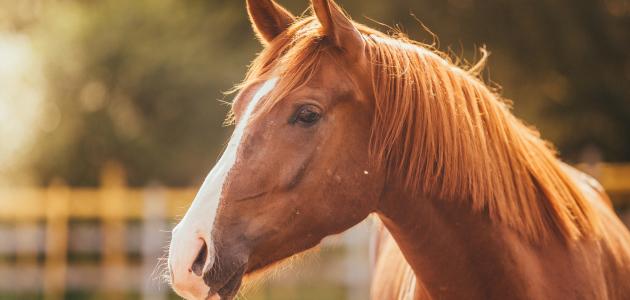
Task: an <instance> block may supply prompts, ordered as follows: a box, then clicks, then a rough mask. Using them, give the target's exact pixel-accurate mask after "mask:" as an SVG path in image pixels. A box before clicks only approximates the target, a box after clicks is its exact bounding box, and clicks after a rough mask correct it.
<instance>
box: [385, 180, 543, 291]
mask: <svg viewBox="0 0 630 300" xmlns="http://www.w3.org/2000/svg"><path fill="white" fill-rule="evenodd" d="M380 216H381V219H383V222H384V224H385V225H386V226H387V228H388V229H389V231H390V232H391V233H392V235H393V236H394V238H395V240H396V242H397V243H398V245H399V246H400V249H401V250H402V252H403V254H404V256H405V259H406V260H407V262H408V263H409V264H410V265H411V267H412V268H413V270H414V272H415V273H416V276H417V277H418V278H419V280H421V281H422V284H423V285H424V286H426V288H427V291H428V292H429V294H431V295H432V296H434V298H440V299H484V298H487V297H488V296H491V297H492V298H510V295H508V294H506V295H501V294H496V293H502V292H505V293H515V294H519V295H526V294H527V291H524V290H522V291H519V289H524V285H523V279H524V278H523V277H525V275H524V274H525V273H521V272H528V270H527V269H528V268H531V266H533V265H536V263H534V262H533V261H531V259H535V257H533V256H532V253H533V252H536V250H535V249H526V248H527V247H529V246H527V243H524V242H523V241H521V240H520V238H519V237H518V236H517V235H516V234H515V233H514V232H513V231H511V230H509V229H506V228H505V227H502V226H501V225H497V224H492V223H491V222H490V221H489V220H488V218H485V217H483V216H481V215H480V214H474V213H473V212H472V211H471V209H470V208H467V207H463V206H462V205H457V204H455V203H453V202H449V201H437V200H435V201H432V200H428V199H412V198H406V197H405V196H403V195H401V193H395V192H390V193H389V195H387V196H386V197H385V199H384V200H383V203H382V205H381V207H380ZM530 250H533V251H530ZM528 266H529V267H528ZM529 271H531V270H529ZM497 278H501V282H497ZM487 284H492V285H494V287H499V288H498V289H492V290H493V291H489V289H488V286H486V285H487ZM497 285H498V286H497ZM494 291H496V292H494ZM512 295H514V294H512ZM503 296H505V297H503Z"/></svg>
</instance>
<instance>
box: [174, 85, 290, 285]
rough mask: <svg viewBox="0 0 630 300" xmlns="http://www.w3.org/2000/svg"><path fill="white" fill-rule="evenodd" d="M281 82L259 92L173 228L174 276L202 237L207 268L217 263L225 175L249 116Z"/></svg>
mask: <svg viewBox="0 0 630 300" xmlns="http://www.w3.org/2000/svg"><path fill="white" fill-rule="evenodd" d="M277 81H278V78H272V79H270V80H268V81H266V82H265V83H264V84H263V85H262V87H261V88H260V89H259V90H258V91H257V92H256V94H255V95H254V97H253V98H252V100H251V101H250V102H249V104H248V105H247V108H246V110H245V112H244V113H243V116H242V117H241V120H240V121H239V122H238V124H237V125H236V128H235V129H234V132H233V133H232V137H231V138H230V141H229V142H228V145H227V148H226V149H225V151H224V152H223V155H222V156H221V158H220V159H219V161H218V162H217V163H216V165H215V166H214V168H212V170H211V171H210V173H209V174H208V176H207V177H206V179H205V180H204V182H203V185H202V186H201V188H200V189H199V191H198V192H197V195H196V196H195V199H194V200H193V202H192V204H191V205H190V208H188V211H187V212H186V215H184V218H183V219H182V220H181V221H180V222H179V224H177V226H175V228H174V229H173V236H172V240H171V246H170V249H169V264H170V265H171V266H172V268H173V271H174V276H177V275H178V274H177V273H178V272H177V270H178V269H179V270H182V269H183V270H187V269H188V268H190V267H191V265H192V262H193V260H194V259H195V257H196V256H197V252H198V251H199V249H200V248H199V246H200V245H201V244H200V242H199V241H200V239H201V238H203V240H204V241H206V243H207V245H208V262H207V265H206V268H210V267H211V266H212V264H213V263H214V254H215V249H214V244H213V242H212V236H211V232H212V226H213V224H214V219H215V216H216V211H217V208H218V206H219V200H220V198H221V192H222V189H223V184H224V183H225V178H226V177H227V174H228V173H229V171H230V170H231V169H232V167H233V166H234V163H235V162H236V154H237V151H238V148H239V145H240V143H241V139H242V137H243V132H244V131H245V128H246V127H247V125H248V121H249V118H250V117H251V115H252V113H253V111H254V109H255V108H256V106H257V104H258V103H259V102H260V100H261V99H262V98H263V97H264V96H265V95H266V94H268V93H269V92H270V91H271V90H272V89H273V88H274V86H275V85H276V83H277ZM176 280H177V279H176Z"/></svg>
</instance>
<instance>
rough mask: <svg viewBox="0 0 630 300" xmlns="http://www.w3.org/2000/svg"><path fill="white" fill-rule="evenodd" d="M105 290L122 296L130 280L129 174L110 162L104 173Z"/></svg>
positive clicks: (110, 294) (112, 294)
mask: <svg viewBox="0 0 630 300" xmlns="http://www.w3.org/2000/svg"><path fill="white" fill-rule="evenodd" d="M100 194H101V199H100V207H101V212H102V225H101V226H102V227H101V229H102V239H103V240H102V241H103V249H102V251H103V252H102V253H103V260H102V267H103V273H104V274H103V281H102V286H101V287H102V289H103V292H106V293H107V297H108V298H119V297H118V296H122V295H120V293H121V292H122V290H123V289H124V287H125V285H126V280H127V273H126V269H125V265H126V251H127V250H126V228H125V227H126V224H125V221H126V203H125V202H126V200H127V198H128V197H127V189H126V176H125V171H124V169H123V167H122V166H121V165H120V164H119V163H116V162H109V163H107V164H105V166H104V167H103V171H102V173H101V191H100Z"/></svg>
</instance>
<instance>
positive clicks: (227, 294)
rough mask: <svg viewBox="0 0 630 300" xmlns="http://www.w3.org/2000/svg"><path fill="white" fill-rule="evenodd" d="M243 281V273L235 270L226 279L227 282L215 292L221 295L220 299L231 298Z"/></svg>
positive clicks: (230, 299) (229, 299) (228, 299)
mask: <svg viewBox="0 0 630 300" xmlns="http://www.w3.org/2000/svg"><path fill="white" fill-rule="evenodd" d="M242 282H243V273H242V272H237V273H235V274H234V275H232V277H231V278H230V279H229V280H228V281H227V283H226V284H225V285H224V286H223V287H221V288H220V289H218V290H217V294H219V296H221V300H223V299H227V300H232V299H234V297H235V296H236V293H238V290H239V289H240V288H241V283H242Z"/></svg>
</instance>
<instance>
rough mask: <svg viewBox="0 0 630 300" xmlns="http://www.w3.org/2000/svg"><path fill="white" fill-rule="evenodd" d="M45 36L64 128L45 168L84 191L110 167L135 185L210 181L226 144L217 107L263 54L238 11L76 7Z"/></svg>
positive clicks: (183, 5)
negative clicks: (119, 168) (111, 163)
mask: <svg viewBox="0 0 630 300" xmlns="http://www.w3.org/2000/svg"><path fill="white" fill-rule="evenodd" d="M37 30H38V31H37V33H36V36H37V38H38V41H39V42H40V45H41V47H42V49H43V50H44V51H43V52H44V54H45V55H46V61H47V66H46V67H47V71H48V79H49V81H50V82H49V84H50V88H51V89H50V91H49V93H50V95H49V101H54V102H55V103H56V104H57V105H58V106H59V108H60V109H59V110H60V111H61V112H62V119H61V124H60V125H59V127H58V128H57V129H56V130H55V131H54V132H52V133H50V134H48V136H45V137H44V138H43V139H42V141H41V143H40V147H39V148H40V149H41V151H40V152H39V159H38V160H37V165H36V168H35V169H36V170H37V171H38V172H39V173H40V174H41V176H42V178H43V179H44V180H48V179H50V178H52V177H54V176H61V177H64V178H65V179H67V180H68V181H69V182H70V183H72V184H77V185H94V184H96V183H97V180H98V175H99V170H100V168H101V166H102V165H103V163H105V162H106V161H108V160H117V161H120V162H122V163H123V164H124V165H125V167H126V168H127V170H128V172H129V180H130V182H131V183H132V184H135V185H141V184H146V183H147V181H150V180H159V181H162V182H164V183H167V184H171V185H185V184H189V183H190V181H192V180H196V179H199V178H201V177H202V176H203V174H204V173H205V172H206V171H207V169H208V168H209V167H210V166H211V165H212V163H213V162H214V159H215V158H216V157H217V155H218V153H219V151H220V150H221V148H222V144H223V141H224V139H225V137H226V129H224V128H223V127H222V121H223V118H224V116H225V113H226V111H227V106H226V105H224V104H221V103H220V102H219V101H217V99H220V98H223V95H222V94H221V92H222V91H225V90H228V89H230V88H231V86H232V85H233V84H234V83H236V82H238V81H239V80H240V79H241V78H242V76H243V74H244V73H245V70H246V65H247V62H248V61H249V60H250V58H251V57H252V56H253V55H254V53H255V51H256V48H257V47H258V45H257V42H256V41H255V40H254V38H253V37H252V36H251V35H250V34H249V32H248V31H249V25H248V23H247V20H246V18H245V12H244V11H243V8H242V7H241V5H240V3H238V4H234V3H233V2H230V3H219V2H217V1H215V2H214V3H207V2H204V1H197V2H191V1H188V2H182V1H158V2H156V1H122V0H120V1H118V0H112V1H95V2H87V3H85V2H77V3H73V2H71V3H66V4H64V5H60V6H57V7H55V8H54V9H53V10H52V11H50V12H48V14H47V15H46V18H45V19H44V20H43V21H42V23H41V25H39V27H38V28H37ZM242 33H247V34H242Z"/></svg>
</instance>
